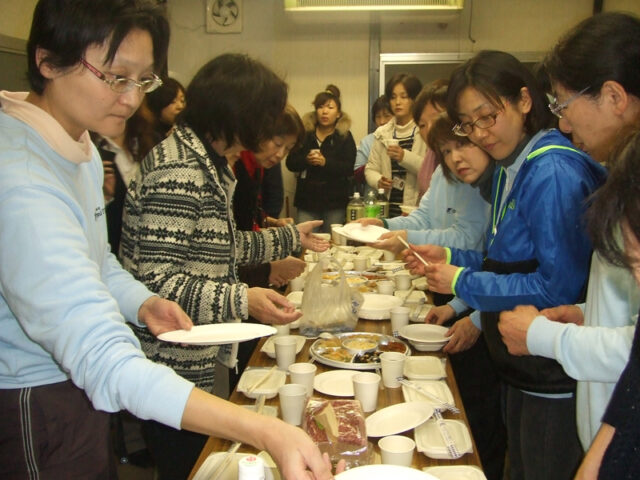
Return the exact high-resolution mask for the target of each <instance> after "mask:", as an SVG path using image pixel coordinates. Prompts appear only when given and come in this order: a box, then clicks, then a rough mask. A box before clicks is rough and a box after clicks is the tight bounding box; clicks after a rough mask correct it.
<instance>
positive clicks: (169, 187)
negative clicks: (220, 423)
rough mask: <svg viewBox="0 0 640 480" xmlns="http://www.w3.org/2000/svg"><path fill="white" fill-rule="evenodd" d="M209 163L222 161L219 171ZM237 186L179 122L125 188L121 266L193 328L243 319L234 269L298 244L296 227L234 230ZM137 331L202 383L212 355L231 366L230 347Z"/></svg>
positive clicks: (163, 359)
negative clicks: (167, 339) (163, 338)
mask: <svg viewBox="0 0 640 480" xmlns="http://www.w3.org/2000/svg"><path fill="white" fill-rule="evenodd" d="M209 151H211V150H209ZM214 161H216V162H218V165H220V162H224V165H225V166H224V167H222V168H220V169H219V170H217V169H216V167H215V163H214ZM218 172H220V173H221V174H220V175H219V173H218ZM235 184H236V180H235V177H234V176H233V172H232V171H231V169H230V168H229V167H228V165H226V161H224V160H223V159H221V158H217V159H212V158H211V157H210V155H209V153H208V152H207V149H205V147H204V145H203V144H202V142H201V140H200V138H199V137H198V136H197V135H196V134H195V133H194V132H193V130H191V129H190V128H188V127H186V126H180V127H178V128H177V129H176V130H175V131H174V133H173V134H172V135H171V136H169V137H168V138H167V139H166V140H164V141H163V142H162V143H161V144H159V145H157V146H156V147H155V148H154V149H153V150H152V151H151V152H150V153H149V155H147V157H146V158H145V159H144V160H143V162H142V165H141V169H140V172H139V174H138V176H137V178H136V179H135V180H134V181H133V182H132V183H131V185H130V187H129V191H128V193H127V198H126V202H125V208H124V215H123V232H122V239H121V244H120V257H121V260H122V263H123V265H124V267H125V268H126V269H127V270H128V271H129V272H131V273H132V274H133V275H134V276H135V277H136V278H137V279H138V280H140V281H141V282H143V283H144V284H145V285H146V286H147V287H148V288H149V289H150V290H151V291H154V292H156V293H158V294H159V295H161V296H162V297H165V298H169V299H171V300H175V301H176V302H178V303H179V304H180V306H181V307H182V308H183V309H184V310H185V311H186V312H187V314H189V316H190V317H191V319H192V320H193V323H194V325H202V324H209V323H214V322H234V321H240V319H247V317H248V301H247V285H246V284H244V283H238V280H237V272H236V270H237V266H238V265H251V264H259V263H264V262H268V261H271V260H276V259H279V258H284V257H286V256H287V255H289V254H291V253H299V250H300V249H301V244H300V237H299V234H298V231H297V229H296V228H295V227H293V226H287V227H283V228H277V229H273V228H270V229H264V230H261V231H259V232H241V231H238V230H237V229H236V225H235V222H234V220H233V214H232V204H231V202H232V199H233V191H234V188H235ZM134 331H135V333H136V335H137V336H138V338H139V339H140V342H141V344H142V348H143V350H144V352H145V353H146V355H147V357H149V358H150V359H152V360H154V361H156V362H159V363H163V364H165V365H168V366H170V367H172V368H173V369H174V370H175V371H176V372H177V373H178V374H179V375H181V376H183V377H184V378H187V379H188V380H191V381H193V382H194V383H195V384H196V385H198V386H199V387H201V388H204V389H210V388H211V386H212V385H213V369H214V365H215V358H216V356H218V358H219V360H220V361H222V362H223V363H225V364H227V365H235V351H236V350H237V349H235V348H234V349H231V346H228V347H226V348H220V349H219V347H216V346H186V347H185V346H180V345H176V344H171V343H165V342H162V341H160V340H157V339H156V338H155V337H154V336H153V335H151V334H150V333H149V332H148V331H147V330H146V329H141V328H135V329H134ZM218 350H220V351H218Z"/></svg>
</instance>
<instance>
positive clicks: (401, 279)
mask: <svg viewBox="0 0 640 480" xmlns="http://www.w3.org/2000/svg"><path fill="white" fill-rule="evenodd" d="M393 278H394V279H395V281H396V290H409V289H410V288H411V275H409V274H408V273H396V274H395V275H394V276H393Z"/></svg>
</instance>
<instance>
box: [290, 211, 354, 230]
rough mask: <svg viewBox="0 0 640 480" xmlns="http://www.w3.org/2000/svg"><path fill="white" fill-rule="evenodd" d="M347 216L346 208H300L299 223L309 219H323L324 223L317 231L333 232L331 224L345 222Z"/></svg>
mask: <svg viewBox="0 0 640 480" xmlns="http://www.w3.org/2000/svg"><path fill="white" fill-rule="evenodd" d="M346 217H347V211H346V207H345V208H336V209H333V210H321V211H309V210H301V209H298V219H297V223H302V222H308V221H309V220H322V221H323V222H324V223H323V224H322V225H321V226H320V227H319V228H316V229H315V230H314V232H316V233H331V224H333V223H340V224H344V221H345V218H346Z"/></svg>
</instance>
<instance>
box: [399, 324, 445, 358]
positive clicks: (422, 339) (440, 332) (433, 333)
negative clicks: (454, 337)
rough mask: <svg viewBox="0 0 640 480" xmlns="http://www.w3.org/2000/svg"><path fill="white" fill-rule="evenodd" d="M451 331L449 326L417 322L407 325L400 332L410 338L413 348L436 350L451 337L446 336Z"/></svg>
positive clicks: (402, 335)
mask: <svg viewBox="0 0 640 480" xmlns="http://www.w3.org/2000/svg"><path fill="white" fill-rule="evenodd" d="M448 331H449V329H448V328H447V327H442V326H440V325H430V324H428V323H417V324H414V325H406V326H404V327H402V328H401V329H400V331H399V332H398V334H399V335H400V336H401V337H404V338H406V339H407V340H409V342H410V343H411V345H413V348H415V349H416V350H419V351H421V352H435V351H438V350H440V349H441V348H442V347H444V346H445V345H446V344H447V342H448V341H449V340H450V338H451V337H445V334H446V333H447V332H448Z"/></svg>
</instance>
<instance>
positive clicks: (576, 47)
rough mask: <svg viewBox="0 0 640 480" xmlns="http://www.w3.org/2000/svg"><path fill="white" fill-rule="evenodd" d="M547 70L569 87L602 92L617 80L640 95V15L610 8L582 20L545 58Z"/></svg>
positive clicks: (551, 75) (557, 80) (556, 79)
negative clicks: (607, 83) (610, 81)
mask: <svg viewBox="0 0 640 480" xmlns="http://www.w3.org/2000/svg"><path fill="white" fill-rule="evenodd" d="M544 66H545V70H546V72H547V74H548V75H549V77H550V78H551V80H552V81H553V82H558V83H560V84H561V85H563V86H564V87H565V88H567V89H568V90H572V91H575V92H579V91H581V90H582V89H584V88H587V87H588V90H587V91H586V92H585V93H586V94H589V93H594V94H596V95H597V94H598V93H599V92H600V88H601V87H602V84H603V83H604V82H606V81H607V80H615V81H616V82H618V83H619V84H620V85H622V86H623V87H624V89H625V90H626V91H627V92H628V93H630V94H632V95H635V96H636V97H639V98H640V19H639V18H638V17H635V16H633V15H630V14H625V13H620V12H607V13H601V14H598V15H594V16H592V17H589V18H587V19H586V20H584V21H582V22H580V23H579V24H578V25H576V26H575V27H574V28H572V29H571V30H569V31H568V32H567V33H566V34H565V35H563V36H562V38H561V39H560V41H558V43H557V44H556V46H555V47H553V50H551V52H550V53H549V54H548V55H547V57H546V58H545V60H544Z"/></svg>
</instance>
